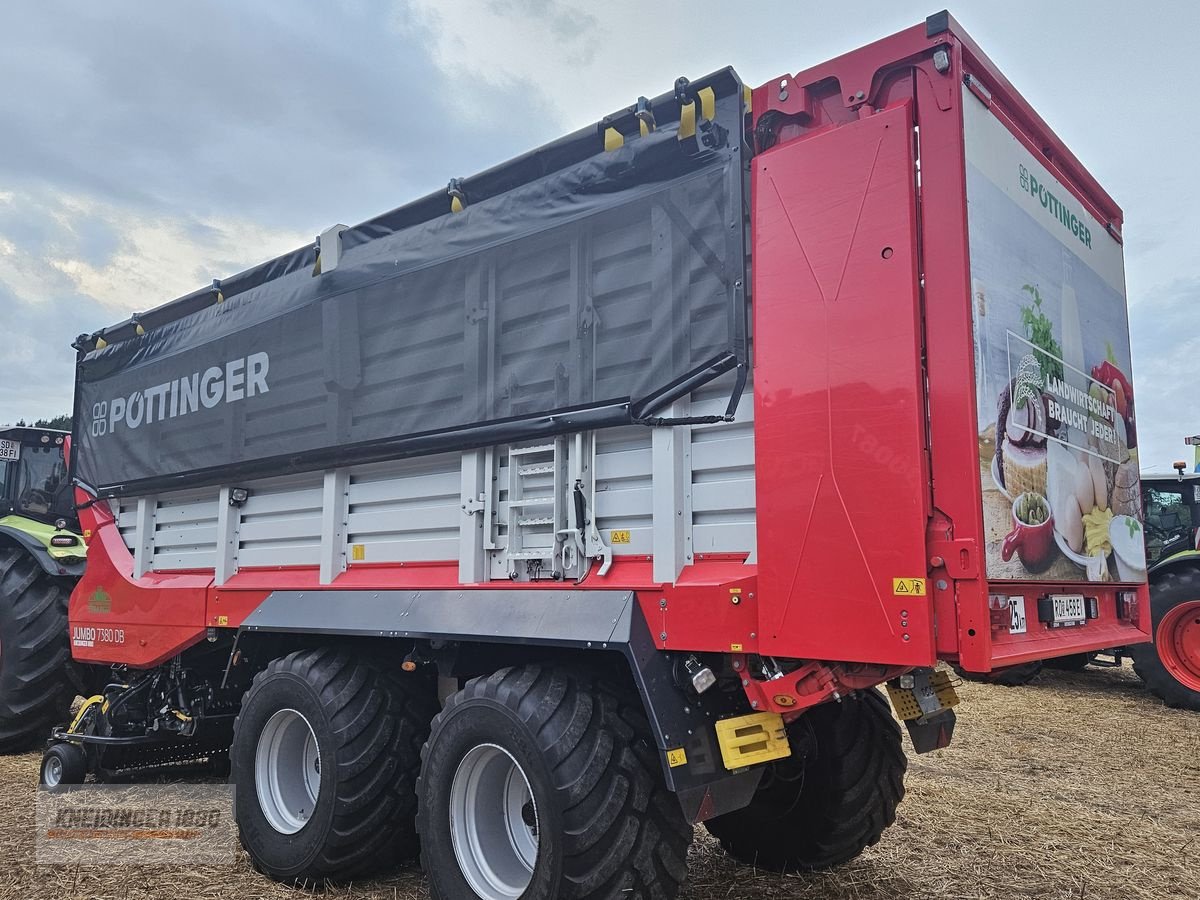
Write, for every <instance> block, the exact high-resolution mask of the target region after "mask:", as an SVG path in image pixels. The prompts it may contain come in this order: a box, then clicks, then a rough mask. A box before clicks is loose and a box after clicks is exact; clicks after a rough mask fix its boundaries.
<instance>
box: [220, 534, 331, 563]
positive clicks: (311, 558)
mask: <svg viewBox="0 0 1200 900" xmlns="http://www.w3.org/2000/svg"><path fill="white" fill-rule="evenodd" d="M320 550H321V540H320V537H316V538H314V539H313V540H312V541H306V542H304V543H302V544H288V543H267V544H258V545H255V546H251V547H247V546H243V547H242V548H241V550H239V551H238V566H239V567H240V568H254V567H262V566H313V565H316V563H317V559H318V554H319V553H320Z"/></svg>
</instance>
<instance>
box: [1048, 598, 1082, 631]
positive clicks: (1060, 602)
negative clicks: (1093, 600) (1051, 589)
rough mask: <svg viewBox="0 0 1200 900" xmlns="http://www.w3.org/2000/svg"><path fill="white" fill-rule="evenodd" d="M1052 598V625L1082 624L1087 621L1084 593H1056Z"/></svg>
mask: <svg viewBox="0 0 1200 900" xmlns="http://www.w3.org/2000/svg"><path fill="white" fill-rule="evenodd" d="M1050 600H1051V609H1050V624H1051V625H1082V624H1083V623H1084V622H1086V621H1087V610H1086V609H1085V608H1084V602H1083V594H1055V595H1053V596H1051V598H1050Z"/></svg>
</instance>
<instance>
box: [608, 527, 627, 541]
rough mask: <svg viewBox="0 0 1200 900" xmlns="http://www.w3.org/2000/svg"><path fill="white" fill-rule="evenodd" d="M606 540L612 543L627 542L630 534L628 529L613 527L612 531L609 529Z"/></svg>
mask: <svg viewBox="0 0 1200 900" xmlns="http://www.w3.org/2000/svg"><path fill="white" fill-rule="evenodd" d="M608 540H609V542H610V543H613V544H628V543H629V542H630V540H631V535H630V534H629V529H628V528H623V529H620V530H618V529H615V528H614V529H613V530H612V531H610V532H609V533H608Z"/></svg>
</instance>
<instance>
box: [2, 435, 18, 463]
mask: <svg viewBox="0 0 1200 900" xmlns="http://www.w3.org/2000/svg"><path fill="white" fill-rule="evenodd" d="M20 458H21V445H20V443H18V442H17V441H9V440H5V439H3V438H0V460H5V461H9V460H11V461H14V462H15V461H16V460H18V459H20Z"/></svg>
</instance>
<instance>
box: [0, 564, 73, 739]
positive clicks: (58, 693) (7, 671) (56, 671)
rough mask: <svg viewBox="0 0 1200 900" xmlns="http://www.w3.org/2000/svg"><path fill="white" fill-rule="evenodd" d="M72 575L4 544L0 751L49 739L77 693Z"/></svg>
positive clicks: (0, 595) (0, 580)
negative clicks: (63, 575) (52, 571)
mask: <svg viewBox="0 0 1200 900" xmlns="http://www.w3.org/2000/svg"><path fill="white" fill-rule="evenodd" d="M70 597H71V585H70V583H69V582H68V581H66V580H63V579H60V578H56V577H54V576H53V575H49V574H47V573H46V571H45V570H44V569H43V568H42V567H41V566H40V565H38V563H37V560H35V559H34V558H33V557H32V556H30V555H29V553H28V552H27V551H25V550H24V549H23V548H20V547H11V546H9V547H0V753H20V752H21V751H24V750H29V749H32V748H33V747H35V746H36V745H38V744H41V743H43V742H45V741H46V740H47V739H48V738H49V737H50V729H51V727H52V726H54V725H58V724H60V723H62V722H64V721H65V720H66V719H67V717H68V715H69V713H70V709H71V701H72V700H73V699H74V698H75V688H74V686H73V684H72V683H71V678H70V665H71V647H70V634H69V629H68V626H67V602H68V601H69V600H70Z"/></svg>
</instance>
